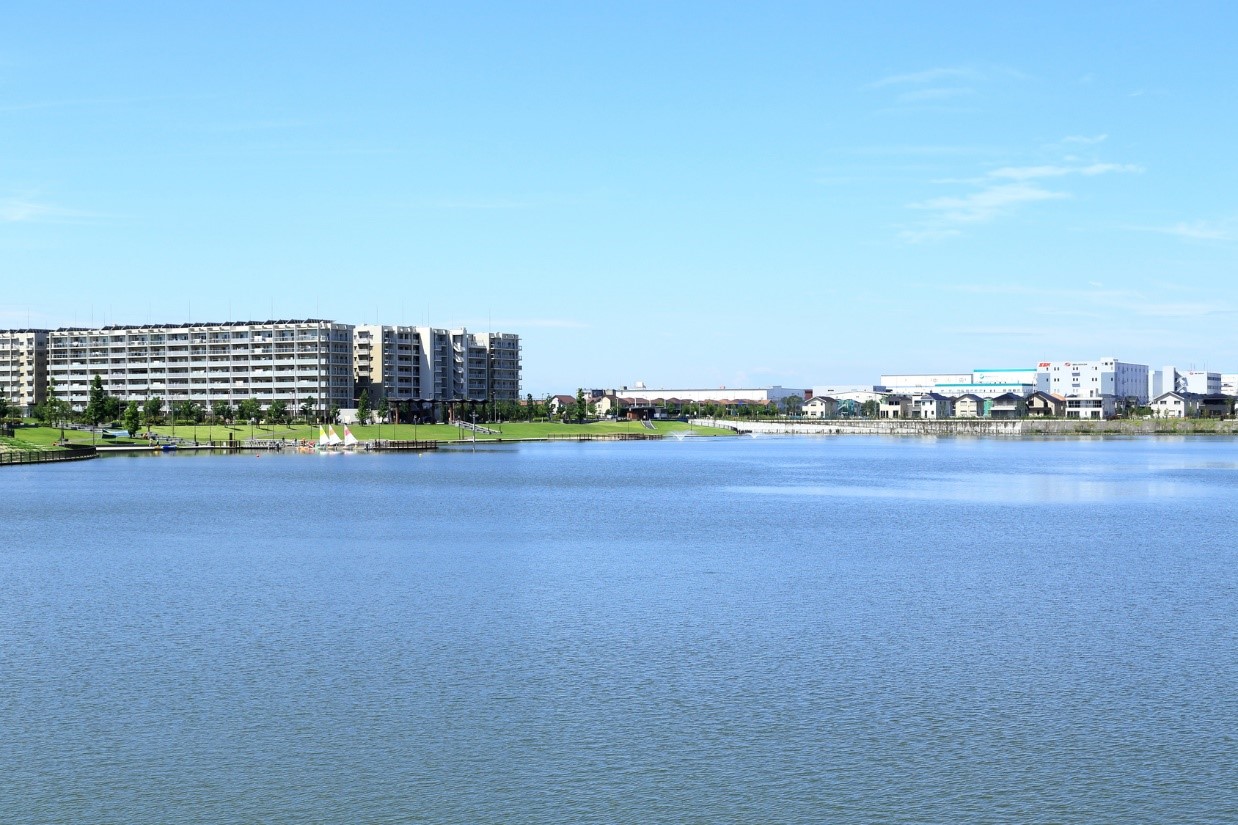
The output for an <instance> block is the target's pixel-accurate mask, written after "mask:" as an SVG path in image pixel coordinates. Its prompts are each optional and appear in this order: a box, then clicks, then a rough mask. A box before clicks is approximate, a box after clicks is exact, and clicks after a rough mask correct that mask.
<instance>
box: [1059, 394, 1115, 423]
mask: <svg viewBox="0 0 1238 825" xmlns="http://www.w3.org/2000/svg"><path fill="white" fill-rule="evenodd" d="M1115 409H1116V408H1115V404H1114V397H1113V396H1112V395H1094V396H1077V395H1068V396H1066V417H1067V418H1112V417H1113V414H1114V412H1115Z"/></svg>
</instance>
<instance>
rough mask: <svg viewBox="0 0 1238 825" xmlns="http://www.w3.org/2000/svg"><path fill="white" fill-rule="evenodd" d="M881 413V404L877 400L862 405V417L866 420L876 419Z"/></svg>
mask: <svg viewBox="0 0 1238 825" xmlns="http://www.w3.org/2000/svg"><path fill="white" fill-rule="evenodd" d="M880 412H881V402H880V401H877V400H875V399H874V400H871V401H865V402H864V403H863V404H861V405H860V415H861V416H863V417H864V418H876V417H877V415H878V413H880Z"/></svg>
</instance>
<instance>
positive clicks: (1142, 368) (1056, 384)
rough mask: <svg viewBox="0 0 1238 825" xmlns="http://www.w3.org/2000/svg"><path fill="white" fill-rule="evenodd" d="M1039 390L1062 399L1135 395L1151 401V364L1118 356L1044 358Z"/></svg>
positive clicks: (1138, 400) (1039, 375)
mask: <svg viewBox="0 0 1238 825" xmlns="http://www.w3.org/2000/svg"><path fill="white" fill-rule="evenodd" d="M1036 382H1037V387H1036V388H1037V389H1039V390H1041V391H1043V392H1047V393H1050V394H1052V395H1060V396H1062V397H1063V398H1071V397H1075V398H1101V397H1104V396H1112V397H1113V398H1116V399H1119V400H1120V399H1124V398H1133V399H1135V400H1136V401H1137V402H1138V403H1140V404H1146V403H1147V402H1148V367H1147V366H1146V365H1145V364H1128V363H1126V362H1124V361H1119V360H1118V359H1116V358H1101V359H1099V360H1096V361H1041V362H1040V364H1039V365H1038V367H1037V376H1036Z"/></svg>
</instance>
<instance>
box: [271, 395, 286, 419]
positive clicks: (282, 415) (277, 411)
mask: <svg viewBox="0 0 1238 825" xmlns="http://www.w3.org/2000/svg"><path fill="white" fill-rule="evenodd" d="M267 423H269V424H287V423H288V404H287V403H286V402H285V401H283V400H282V399H281V400H277V401H272V402H271V406H269V407H267Z"/></svg>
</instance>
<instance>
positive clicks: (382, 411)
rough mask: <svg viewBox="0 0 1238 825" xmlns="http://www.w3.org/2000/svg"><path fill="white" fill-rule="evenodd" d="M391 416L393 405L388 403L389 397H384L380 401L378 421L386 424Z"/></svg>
mask: <svg viewBox="0 0 1238 825" xmlns="http://www.w3.org/2000/svg"><path fill="white" fill-rule="evenodd" d="M389 415H391V405H390V404H388V403H387V396H385V395H384V396H383V397H382V398H380V399H379V400H378V420H379V421H381V422H386V421H387V417H388V416H389Z"/></svg>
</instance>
